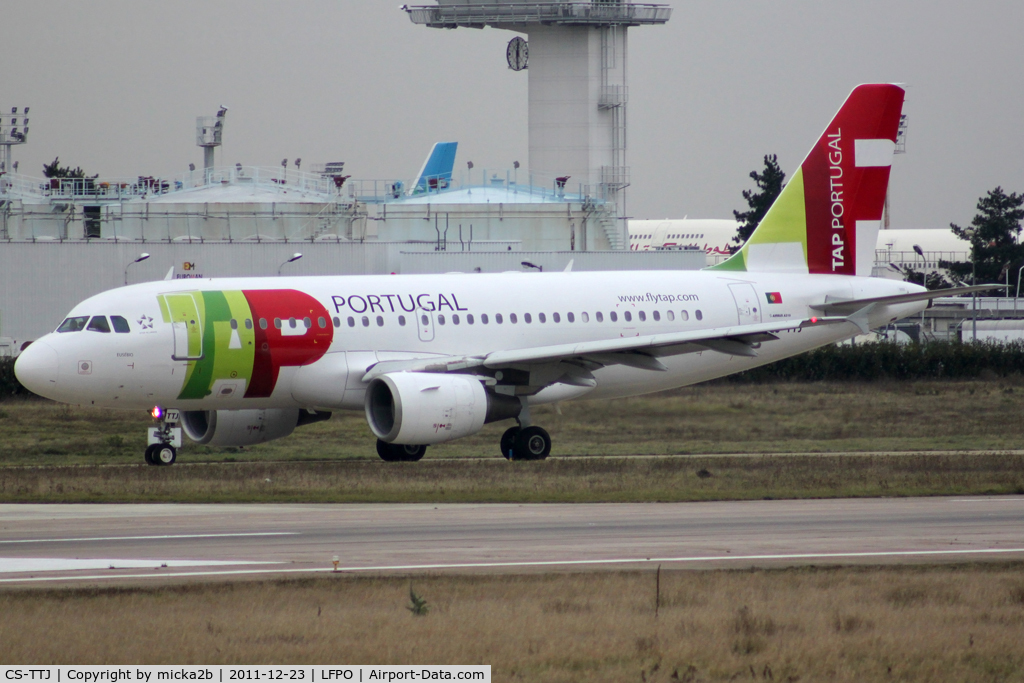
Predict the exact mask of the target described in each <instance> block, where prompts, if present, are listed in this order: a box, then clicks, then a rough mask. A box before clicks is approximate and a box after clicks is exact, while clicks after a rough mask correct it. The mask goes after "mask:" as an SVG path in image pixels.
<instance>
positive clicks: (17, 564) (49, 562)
mask: <svg viewBox="0 0 1024 683" xmlns="http://www.w3.org/2000/svg"><path fill="white" fill-rule="evenodd" d="M335 557H336V558H337V559H338V568H339V570H340V571H343V572H360V573H396V572H398V573H415V572H426V571H430V572H444V571H476V572H480V571H487V572H523V571H563V570H573V571H580V570H591V569H609V568H637V567H642V566H645V565H651V564H655V563H656V564H661V565H664V566H667V567H689V568H702V569H704V568H720V567H728V568H741V567H750V566H789V565H800V564H819V565H820V564H852V563H867V564H883V563H904V562H928V563H945V562H964V561H978V560H1011V559H1013V560H1022V559H1024V496H1017V497H974V498H955V497H951V498H903V499H855V500H797V501H744V502H715V503H672V504H599V505H589V504H576V505H436V506H435V505H0V585H8V586H10V585H17V584H23V585H24V584H39V583H40V582H45V583H53V582H58V583H59V582H72V583H81V582H93V583H99V584H104V585H111V584H119V583H139V582H143V583H149V582H151V581H154V580H155V581H167V580H176V581H193V580H202V579H204V578H215V579H216V578H219V579H222V580H223V579H235V578H238V579H241V578H246V577H249V578H253V577H255V578H267V577H271V576H274V575H296V574H300V575H301V574H303V573H314V572H330V571H333V570H334V567H333V560H334V558H335Z"/></svg>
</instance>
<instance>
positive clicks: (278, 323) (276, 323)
mask: <svg viewBox="0 0 1024 683" xmlns="http://www.w3.org/2000/svg"><path fill="white" fill-rule="evenodd" d="M274 327H275V328H276V329H278V330H279V329H281V319H280V318H274Z"/></svg>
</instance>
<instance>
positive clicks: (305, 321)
mask: <svg viewBox="0 0 1024 683" xmlns="http://www.w3.org/2000/svg"><path fill="white" fill-rule="evenodd" d="M302 324H303V325H304V326H305V327H306V329H307V330H308V329H309V328H311V327H313V321H312V320H310V319H309V318H303V319H302Z"/></svg>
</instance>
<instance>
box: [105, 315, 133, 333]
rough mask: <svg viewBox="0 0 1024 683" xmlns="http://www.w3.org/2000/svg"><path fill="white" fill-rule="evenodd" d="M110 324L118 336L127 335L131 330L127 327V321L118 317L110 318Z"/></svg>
mask: <svg viewBox="0 0 1024 683" xmlns="http://www.w3.org/2000/svg"><path fill="white" fill-rule="evenodd" d="M110 323H111V324H112V325H113V326H114V332H117V333H118V334H127V333H129V332H131V331H132V328H130V327H129V326H128V321H127V320H125V319H124V318H122V317H121V316H119V315H112V316H110Z"/></svg>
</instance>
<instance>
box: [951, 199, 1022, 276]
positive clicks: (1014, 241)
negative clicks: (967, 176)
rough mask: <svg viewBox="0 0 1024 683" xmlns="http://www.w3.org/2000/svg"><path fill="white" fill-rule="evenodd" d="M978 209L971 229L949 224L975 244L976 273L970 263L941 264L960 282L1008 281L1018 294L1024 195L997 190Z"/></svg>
mask: <svg viewBox="0 0 1024 683" xmlns="http://www.w3.org/2000/svg"><path fill="white" fill-rule="evenodd" d="M977 208H978V213H977V215H976V216H975V217H974V219H973V220H972V221H971V224H970V225H969V226H968V227H966V228H961V227H960V226H959V225H956V224H954V223H950V224H949V227H950V229H951V230H952V231H953V234H954V235H956V236H957V237H959V238H960V239H962V240H966V241H968V242H970V243H971V258H972V260H973V262H974V263H973V270H972V263H971V262H970V261H968V262H951V261H939V267H940V268H945V269H947V270H948V271H949V274H950V276H951V277H952V278H953V279H954V280H955V281H957V282H959V283H963V284H970V283H972V281H976V282H977V283H978V284H988V283H995V282H1006V283H1009V284H1010V290H1011V291H1015V287H1014V285H1015V282H1016V280H1017V270H1018V269H1019V268H1020V266H1021V265H1022V264H1024V245H1022V244H1020V234H1021V229H1022V227H1024V226H1022V225H1021V221H1024V194H1017V193H1015V192H1012V193H1010V194H1006V192H1004V191H1003V188H1002V187H997V188H996V189H994V190H989V192H988V194H986V195H985V196H984V197H981V198H980V199H978V206H977ZM972 273H973V277H972ZM992 294H993V295H997V294H998V292H996V291H993V292H992Z"/></svg>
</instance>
